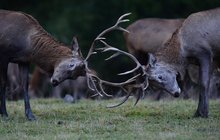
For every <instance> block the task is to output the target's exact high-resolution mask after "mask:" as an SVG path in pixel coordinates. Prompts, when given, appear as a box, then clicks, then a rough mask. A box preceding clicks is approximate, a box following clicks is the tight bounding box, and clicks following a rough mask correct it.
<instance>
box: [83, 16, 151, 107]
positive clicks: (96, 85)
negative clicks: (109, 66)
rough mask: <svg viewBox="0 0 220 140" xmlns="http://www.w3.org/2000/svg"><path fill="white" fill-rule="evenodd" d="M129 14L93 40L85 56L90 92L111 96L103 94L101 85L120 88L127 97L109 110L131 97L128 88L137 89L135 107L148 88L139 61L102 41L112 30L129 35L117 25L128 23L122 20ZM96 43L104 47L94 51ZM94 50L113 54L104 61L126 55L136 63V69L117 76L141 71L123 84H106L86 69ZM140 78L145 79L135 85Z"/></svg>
mask: <svg viewBox="0 0 220 140" xmlns="http://www.w3.org/2000/svg"><path fill="white" fill-rule="evenodd" d="M130 14H131V13H127V14H124V15H122V16H121V17H119V19H118V20H117V22H116V23H115V25H113V26H112V27H110V28H107V29H105V30H104V31H103V32H101V33H100V34H99V35H98V36H97V37H96V38H95V40H94V41H93V42H92V45H91V47H90V50H89V53H88V54H87V57H86V59H85V64H86V70H87V74H86V76H87V84H88V87H89V88H90V89H91V90H92V91H95V92H97V94H96V95H100V96H103V95H102V93H103V94H105V95H106V96H112V95H109V94H108V93H106V92H105V90H104V89H103V85H108V86H114V87H119V88H121V89H122V90H123V91H124V92H125V93H126V94H127V96H126V97H125V98H124V100H123V101H122V102H121V103H119V104H117V105H113V106H108V107H110V108H111V107H117V106H120V105H121V104H123V103H124V102H125V101H126V100H127V99H128V98H129V96H130V95H131V93H129V92H128V90H127V88H129V87H132V88H135V89H138V97H137V100H136V102H135V105H136V104H137V102H138V101H139V99H140V97H141V94H143V95H144V91H145V90H146V88H147V87H148V79H147V73H146V70H145V67H144V66H142V65H141V64H140V63H139V61H138V60H137V59H136V58H135V57H134V56H133V55H131V54H130V53H127V52H125V51H122V50H119V49H117V48H115V47H112V46H110V45H109V44H107V43H106V42H105V41H104V40H105V37H103V36H104V35H105V34H106V33H108V32H110V31H113V30H119V31H123V32H128V33H129V31H127V30H126V29H124V28H122V27H120V26H119V24H120V23H124V22H127V21H129V19H124V18H125V17H127V16H128V15H130ZM97 41H99V42H101V43H102V44H103V45H104V47H102V48H98V49H95V43H96V42H97ZM94 50H99V51H101V52H109V51H113V52H115V53H114V54H113V55H111V56H110V57H108V58H107V59H105V61H108V60H111V59H113V58H115V57H117V56H119V55H126V56H128V57H129V58H131V59H132V60H133V61H134V62H135V63H136V67H135V68H133V69H131V70H129V71H126V72H123V73H119V74H118V75H128V74H131V73H134V72H137V71H138V70H141V73H138V74H136V75H135V76H133V77H131V78H130V79H128V80H126V81H125V82H121V83H113V82H108V81H105V80H102V79H100V78H99V77H98V76H97V75H95V74H93V73H92V72H91V70H90V69H89V67H88V63H87V60H88V59H89V57H90V56H91V55H93V54H96V53H97V52H96V51H94ZM140 77H144V78H145V79H144V80H143V82H142V83H137V82H136V81H137V79H138V78H140ZM128 85H129V86H128Z"/></svg>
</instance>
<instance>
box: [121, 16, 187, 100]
mask: <svg viewBox="0 0 220 140" xmlns="http://www.w3.org/2000/svg"><path fill="white" fill-rule="evenodd" d="M183 20H184V19H160V18H146V19H140V20H137V21H136V22H134V23H132V24H131V25H129V26H128V27H127V28H126V29H127V30H128V31H129V33H127V32H125V33H124V38H125V42H126V47H127V49H128V51H129V53H131V54H132V55H134V56H135V57H136V58H137V59H138V61H139V62H140V63H141V64H142V65H147V63H148V54H149V53H153V54H155V53H156V52H157V50H158V49H159V48H161V47H163V44H164V43H165V42H166V41H167V40H168V39H170V38H171V36H172V34H173V33H174V31H175V30H176V29H178V28H179V27H180V26H181V24H182V22H183ZM187 78H188V77H184V79H185V80H186V79H187ZM187 80H188V79H187ZM187 83H189V82H186V83H185V82H184V83H183V84H184V89H185V87H187V86H188V85H187ZM161 93H162V90H158V95H157V99H159V98H160V95H161ZM184 93H185V92H184ZM185 95H186V94H184V96H185Z"/></svg>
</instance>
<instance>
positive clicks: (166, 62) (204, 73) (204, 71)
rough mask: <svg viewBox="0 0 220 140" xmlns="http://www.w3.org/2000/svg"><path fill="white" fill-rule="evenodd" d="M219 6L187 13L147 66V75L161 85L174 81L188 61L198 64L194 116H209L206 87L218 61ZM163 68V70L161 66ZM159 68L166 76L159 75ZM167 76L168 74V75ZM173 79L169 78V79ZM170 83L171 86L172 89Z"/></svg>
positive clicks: (207, 87)
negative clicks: (190, 13)
mask: <svg viewBox="0 0 220 140" xmlns="http://www.w3.org/2000/svg"><path fill="white" fill-rule="evenodd" d="M219 29H220V8H217V9H213V10H209V11H203V12H198V13H194V14H192V15H190V16H189V17H188V18H187V19H186V20H185V21H184V22H183V24H182V26H181V27H180V28H179V29H178V30H177V31H176V32H175V33H174V34H173V36H172V37H171V39H170V40H169V41H168V42H167V43H166V44H165V47H163V48H162V49H160V50H159V51H158V52H157V53H156V55H155V56H156V60H157V61H154V62H153V63H151V66H150V67H149V70H148V72H149V75H150V77H149V79H150V80H152V81H156V83H158V84H160V85H161V86H163V87H164V85H163V84H164V83H165V82H164V81H167V80H168V79H169V78H170V77H172V78H170V79H173V80H170V82H167V83H166V84H171V85H176V83H175V82H176V80H175V79H176V76H177V74H178V73H182V72H183V71H184V70H186V66H187V65H188V64H197V65H199V79H200V80H199V84H200V93H199V104H198V108H197V111H196V113H195V116H201V117H208V91H209V82H210V75H211V72H212V71H211V68H212V66H213V61H215V62H216V63H219V62H220V61H219V56H220V55H219V52H220V45H219V44H220V38H219V37H220V30H219ZM162 68H163V70H162ZM160 69H161V70H162V71H163V74H165V75H166V77H164V76H162V75H161V73H160ZM167 77H169V78H167ZM171 81H172V82H171ZM174 88H176V87H173V89H172V90H174Z"/></svg>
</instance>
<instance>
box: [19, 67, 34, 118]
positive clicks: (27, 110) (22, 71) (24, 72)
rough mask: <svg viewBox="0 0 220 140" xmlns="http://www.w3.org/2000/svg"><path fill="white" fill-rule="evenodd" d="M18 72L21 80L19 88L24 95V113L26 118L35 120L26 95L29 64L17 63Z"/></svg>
mask: <svg viewBox="0 0 220 140" xmlns="http://www.w3.org/2000/svg"><path fill="white" fill-rule="evenodd" d="M19 72H20V80H21V88H22V91H23V95H24V105H25V115H26V117H27V119H28V120H30V121H32V120H36V118H35V116H34V115H33V113H32V110H31V106H30V102H29V95H28V84H29V82H28V72H29V65H28V64H19Z"/></svg>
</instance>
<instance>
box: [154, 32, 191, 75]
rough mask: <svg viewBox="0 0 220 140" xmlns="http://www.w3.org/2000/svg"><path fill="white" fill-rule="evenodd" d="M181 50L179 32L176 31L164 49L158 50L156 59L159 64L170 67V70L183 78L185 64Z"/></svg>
mask: <svg viewBox="0 0 220 140" xmlns="http://www.w3.org/2000/svg"><path fill="white" fill-rule="evenodd" d="M181 50H182V49H181V42H180V36H179V30H176V31H175V32H174V33H173V35H172V37H171V38H170V39H169V40H168V41H167V42H166V43H165V44H164V47H162V48H161V49H160V50H158V52H157V53H156V58H157V61H158V62H159V63H163V64H167V65H170V67H172V69H174V70H175V71H176V72H178V73H180V75H181V77H184V75H185V69H186V67H187V64H186V60H185V58H184V57H183V55H182V53H181Z"/></svg>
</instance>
